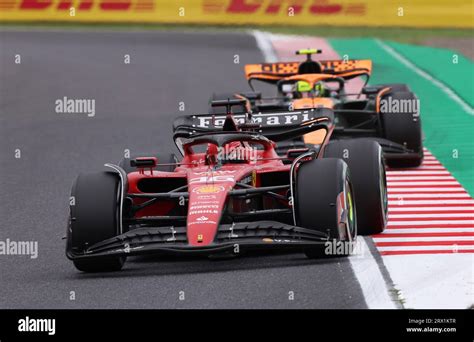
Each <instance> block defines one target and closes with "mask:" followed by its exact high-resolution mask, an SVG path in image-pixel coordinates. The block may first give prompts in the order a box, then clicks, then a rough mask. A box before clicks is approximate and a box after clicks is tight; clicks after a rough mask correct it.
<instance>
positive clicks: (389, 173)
mask: <svg viewBox="0 0 474 342" xmlns="http://www.w3.org/2000/svg"><path fill="white" fill-rule="evenodd" d="M423 175H437V176H451V174H450V173H449V171H448V170H446V169H444V170H442V171H440V170H433V171H422V170H420V171H387V176H423Z"/></svg>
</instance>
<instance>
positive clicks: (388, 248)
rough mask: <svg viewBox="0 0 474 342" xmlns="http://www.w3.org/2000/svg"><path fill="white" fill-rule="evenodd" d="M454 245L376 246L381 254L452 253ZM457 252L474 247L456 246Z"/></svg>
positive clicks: (473, 248)
mask: <svg viewBox="0 0 474 342" xmlns="http://www.w3.org/2000/svg"><path fill="white" fill-rule="evenodd" d="M455 245H456V244H455V243H453V244H452V245H444V246H377V248H378V250H379V251H381V252H388V251H437V250H442V251H453V253H455V252H454V247H453V246H455ZM456 249H457V250H458V251H459V250H464V251H466V250H470V251H472V250H474V246H465V245H458V246H457V248H456Z"/></svg>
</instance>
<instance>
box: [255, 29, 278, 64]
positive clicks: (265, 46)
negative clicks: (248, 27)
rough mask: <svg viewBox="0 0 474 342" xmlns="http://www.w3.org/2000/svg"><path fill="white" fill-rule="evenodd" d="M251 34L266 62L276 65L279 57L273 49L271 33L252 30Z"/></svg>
mask: <svg viewBox="0 0 474 342" xmlns="http://www.w3.org/2000/svg"><path fill="white" fill-rule="evenodd" d="M250 33H251V34H252V35H253V36H254V37H255V41H256V42H257V46H258V48H259V49H260V51H262V53H263V57H264V58H265V62H267V63H274V62H277V61H278V57H277V55H276V53H275V50H274V49H273V44H272V40H271V33H268V32H263V31H258V30H252V31H250Z"/></svg>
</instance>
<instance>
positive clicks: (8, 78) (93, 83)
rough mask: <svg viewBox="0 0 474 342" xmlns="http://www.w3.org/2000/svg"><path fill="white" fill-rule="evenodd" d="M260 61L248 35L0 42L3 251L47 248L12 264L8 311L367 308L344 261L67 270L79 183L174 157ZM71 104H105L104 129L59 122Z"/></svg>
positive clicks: (1, 281)
mask: <svg viewBox="0 0 474 342" xmlns="http://www.w3.org/2000/svg"><path fill="white" fill-rule="evenodd" d="M16 54H20V55H21V64H15V63H14V59H15V55H16ZM126 54H129V55H130V57H131V63H130V64H124V55H126ZM235 55H239V59H240V64H235V63H234V58H235ZM261 60H263V56H262V55H261V53H260V51H259V50H258V48H257V46H256V42H255V39H254V38H253V37H252V36H251V35H246V34H231V33H229V34H212V33H193V32H190V33H182V32H129V33H124V32H92V31H86V32H72V31H67V32H56V31H54V32H53V31H50V32H48V31H45V32H32V31H25V32H15V31H3V32H0V62H1V64H0V72H1V74H0V113H1V117H0V120H1V121H0V123H1V124H0V174H1V177H0V189H1V191H0V211H1V212H0V217H1V221H0V222H1V224H0V225H1V228H0V240H2V241H5V240H6V239H7V238H9V239H10V240H13V241H18V240H26V241H38V244H39V255H38V258H37V259H30V258H29V257H28V256H4V255H2V256H0V260H1V262H0V275H1V276H0V308H2V309H3V308H366V307H367V304H366V302H365V300H364V297H363V294H362V291H361V288H360V285H359V283H358V281H357V280H356V278H355V275H354V273H353V271H352V269H351V266H350V262H349V260H347V259H345V258H338V259H330V260H308V259H306V257H305V256H304V255H303V254H286V255H259V256H251V257H242V258H237V259H231V260H221V261H211V260H207V259H172V258H166V259H162V258H129V259H128V261H127V263H126V264H125V267H124V269H123V271H121V272H117V273H109V274H84V273H80V272H78V271H76V270H75V268H74V267H73V265H72V263H71V262H70V261H69V260H67V259H66V257H65V254H64V241H63V240H62V237H63V236H64V235H65V231H66V216H67V212H68V198H69V191H70V186H71V184H72V182H73V180H74V179H75V177H76V175H77V174H78V173H80V172H87V171H91V170H93V171H96V170H100V169H102V165H103V164H104V163H105V162H116V161H118V160H119V159H120V158H121V157H122V155H123V151H124V149H130V150H131V151H132V153H133V152H140V151H155V150H159V151H169V150H172V151H175V150H174V145H173V143H172V140H171V122H172V119H173V118H174V117H175V116H177V115H179V114H185V113H186V114H189V113H193V112H205V111H206V109H207V99H208V98H209V95H210V93H211V92H212V91H219V92H225V91H233V90H239V89H247V86H246V83H245V80H244V77H243V71H242V68H243V65H244V64H245V63H250V62H256V61H261ZM64 96H67V97H68V98H73V99H75V98H89V99H95V102H96V114H95V116H94V117H87V115H84V114H57V113H56V112H55V101H56V100H57V99H61V98H63V97H64ZM181 101H182V102H184V104H185V111H184V112H179V110H178V108H179V103H180V102H181ZM17 149H19V150H20V151H21V158H15V150H17ZM71 291H74V293H75V300H74V301H72V300H70V295H71ZM181 291H183V292H184V300H180V298H179V297H180V294H181V295H182V294H183V292H181ZM290 291H292V293H294V300H290V298H289V294H290Z"/></svg>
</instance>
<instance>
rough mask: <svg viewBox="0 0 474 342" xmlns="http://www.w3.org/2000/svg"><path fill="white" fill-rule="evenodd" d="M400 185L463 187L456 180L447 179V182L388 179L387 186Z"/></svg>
mask: <svg viewBox="0 0 474 342" xmlns="http://www.w3.org/2000/svg"><path fill="white" fill-rule="evenodd" d="M400 185H404V186H408V185H419V186H426V185H458V186H457V188H461V186H460V184H459V183H458V182H456V181H445V182H442V183H441V182H436V181H432V182H431V181H427V182H417V181H414V182H410V181H407V182H403V181H399V182H393V181H388V182H387V186H388V187H389V188H390V187H391V186H400Z"/></svg>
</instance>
